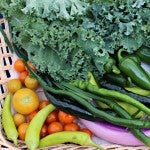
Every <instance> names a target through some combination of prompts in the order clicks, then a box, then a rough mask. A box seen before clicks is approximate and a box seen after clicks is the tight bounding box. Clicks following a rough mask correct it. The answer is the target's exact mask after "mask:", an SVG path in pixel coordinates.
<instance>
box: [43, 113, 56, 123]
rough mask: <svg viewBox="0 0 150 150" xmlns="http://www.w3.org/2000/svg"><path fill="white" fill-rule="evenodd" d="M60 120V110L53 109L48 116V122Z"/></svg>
mask: <svg viewBox="0 0 150 150" xmlns="http://www.w3.org/2000/svg"><path fill="white" fill-rule="evenodd" d="M54 121H58V110H54V111H52V112H51V113H50V114H49V115H48V116H47V118H46V124H50V123H52V122H54Z"/></svg>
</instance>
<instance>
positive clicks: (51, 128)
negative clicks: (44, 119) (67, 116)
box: [47, 121, 63, 134]
mask: <svg viewBox="0 0 150 150" xmlns="http://www.w3.org/2000/svg"><path fill="white" fill-rule="evenodd" d="M47 131H48V134H52V133H55V132H60V131H63V125H62V124H61V123H60V122H58V121H55V122H52V123H50V124H49V125H48V129H47Z"/></svg>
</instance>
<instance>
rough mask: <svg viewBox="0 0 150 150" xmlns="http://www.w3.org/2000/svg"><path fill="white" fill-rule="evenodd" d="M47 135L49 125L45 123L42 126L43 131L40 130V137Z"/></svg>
mask: <svg viewBox="0 0 150 150" xmlns="http://www.w3.org/2000/svg"><path fill="white" fill-rule="evenodd" d="M46 135H48V132H47V125H46V124H44V125H43V126H42V129H41V132H40V138H43V137H45V136H46Z"/></svg>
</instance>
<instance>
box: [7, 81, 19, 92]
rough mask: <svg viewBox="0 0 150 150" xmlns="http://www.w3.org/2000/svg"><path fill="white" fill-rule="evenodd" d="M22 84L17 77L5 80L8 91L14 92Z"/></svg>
mask: <svg viewBox="0 0 150 150" xmlns="http://www.w3.org/2000/svg"><path fill="white" fill-rule="evenodd" d="M21 87H22V84H21V81H20V80H19V79H10V80H9V81H8V82H7V88H8V91H9V92H11V93H15V92H16V91H17V90H19V89H21Z"/></svg>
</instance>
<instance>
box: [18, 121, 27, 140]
mask: <svg viewBox="0 0 150 150" xmlns="http://www.w3.org/2000/svg"><path fill="white" fill-rule="evenodd" d="M28 126H29V123H26V122H24V123H22V124H20V125H19V126H18V129H17V130H18V135H19V139H20V140H25V135H26V130H27V128H28Z"/></svg>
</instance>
